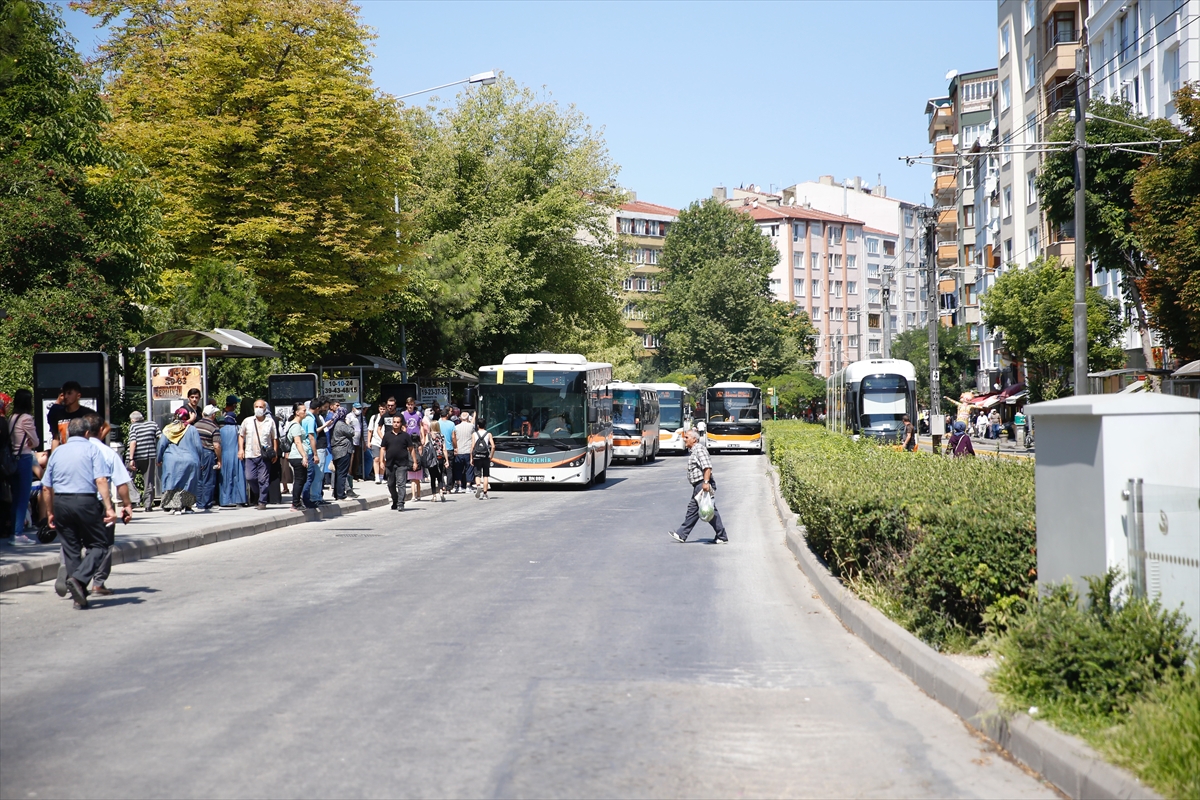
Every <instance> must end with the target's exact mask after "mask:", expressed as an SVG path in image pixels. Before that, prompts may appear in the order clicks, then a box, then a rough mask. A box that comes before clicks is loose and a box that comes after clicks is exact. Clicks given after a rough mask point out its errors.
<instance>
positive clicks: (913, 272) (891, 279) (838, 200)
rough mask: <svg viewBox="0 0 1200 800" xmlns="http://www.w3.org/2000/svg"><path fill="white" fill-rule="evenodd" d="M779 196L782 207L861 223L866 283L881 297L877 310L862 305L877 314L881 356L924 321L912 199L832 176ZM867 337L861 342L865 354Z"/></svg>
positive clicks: (920, 259)
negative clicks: (792, 205) (898, 196)
mask: <svg viewBox="0 0 1200 800" xmlns="http://www.w3.org/2000/svg"><path fill="white" fill-rule="evenodd" d="M781 196H782V199H783V203H784V204H785V205H787V204H791V203H792V202H793V201H794V204H795V205H801V206H805V207H811V208H815V209H817V210H819V211H824V212H826V213H830V214H841V215H842V216H845V217H851V218H854V219H860V220H862V221H863V223H864V228H863V232H864V249H865V252H864V254H863V255H864V261H865V262H866V264H867V276H866V282H867V285H868V286H870V287H871V288H875V289H878V290H879V295H880V299H881V302H880V303H878V304H877V305H878V308H868V310H867V311H866V313H867V314H868V315H870V314H872V313H874V314H881V315H883V316H882V317H881V325H882V330H883V333H882V340H881V342H880V351H881V352H882V354H883V355H890V354H891V343H892V342H893V341H894V340H895V338H896V336H898V335H899V334H901V333H903V332H905V331H907V330H911V329H913V328H916V327H919V326H923V325H925V324H926V321H927V317H928V311H927V308H928V306H927V304H925V303H924V298H925V290H924V284H923V283H922V282H921V281H920V279H919V270H920V267H921V265H922V263H923V261H924V259H923V255H924V254H923V253H922V252H921V250H922V247H921V232H920V230H919V228H918V224H919V223H918V220H917V207H918V205H917V204H916V203H912V202H909V201H906V200H900V199H898V198H895V197H889V196H888V193H887V187H886V186H883V185H882V184H879V185H876V186H873V187H872V186H868V185H867V184H866V183H865V182H864V181H863V180H862V178H860V177H858V176H855V177H853V178H848V179H845V180H843V181H842V182H841V183H838V182H836V181H835V180H834V178H833V176H832V175H822V176H821V177H820V178H818V179H817V180H815V181H805V182H803V183H797V184H795V185H794V186H789V187H787V188H785V189H783V190H782V192H781ZM872 272H874V274H873V275H872ZM868 305H869V303H868ZM868 319H870V317H869V316H868ZM868 330H870V326H868ZM872 338H874V336H869V338H868V341H867V346H868V354H870V348H871V346H872V342H871V339H872Z"/></svg>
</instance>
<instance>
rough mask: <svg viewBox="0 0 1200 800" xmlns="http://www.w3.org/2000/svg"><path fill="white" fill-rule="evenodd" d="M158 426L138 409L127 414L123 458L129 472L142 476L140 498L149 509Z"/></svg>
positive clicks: (151, 498)
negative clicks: (126, 437)
mask: <svg viewBox="0 0 1200 800" xmlns="http://www.w3.org/2000/svg"><path fill="white" fill-rule="evenodd" d="M158 436H159V430H158V426H157V425H155V424H154V423H153V422H151V421H150V420H148V419H146V417H145V416H144V415H143V414H142V412H140V411H134V412H133V413H132V414H130V415H129V450H128V454H127V457H126V459H125V461H126V464H128V466H129V470H130V472H134V473H140V474H141V476H142V485H143V489H142V499H143V501H144V502H145V504H146V508H147V509H149V508H150V507H151V506H153V505H154V469H155V467H156V466H157V464H156V451H157V450H158Z"/></svg>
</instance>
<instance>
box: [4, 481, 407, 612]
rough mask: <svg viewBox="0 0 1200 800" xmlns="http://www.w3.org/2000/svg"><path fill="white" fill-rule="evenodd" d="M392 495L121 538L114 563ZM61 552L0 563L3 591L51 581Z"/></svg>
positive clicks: (367, 505) (349, 509) (340, 511)
mask: <svg viewBox="0 0 1200 800" xmlns="http://www.w3.org/2000/svg"><path fill="white" fill-rule="evenodd" d="M391 502H392V500H391V498H390V497H389V496H387V495H380V496H378V497H371V498H365V497H360V498H357V499H355V500H336V501H334V502H333V503H331V504H330V505H327V506H321V507H319V508H311V509H306V510H305V511H304V513H302V514H296V513H294V512H291V511H288V512H287V513H286V514H276V515H274V516H268V517H266V518H264V519H262V520H256V521H254V522H242V523H239V524H237V525H233V526H232V527H231V526H228V525H221V524H220V523H215V524H213V525H209V526H208V527H205V528H201V529H199V530H193V531H187V532H184V533H165V534H160V535H157V536H138V537H129V538H125V539H118V540H117V543H116V544H115V545H114V546H113V548H112V563H113V566H116V565H117V564H126V563H128V562H130V561H141V560H142V559H144V558H153V557H154V556H161V555H166V554H167V553H174V552H177V551H179V550H187V549H189V548H192V547H203V546H204V545H206V544H216V543H217V542H225V541H228V540H230V539H240V538H242V537H243V536H254V535H255V534H259V533H266V532H267V531H274V530H279V529H280V528H288V527H291V526H292V525H300V524H302V523H305V522H316V521H318V520H325V519H334V518H337V517H342V516H345V515H347V514H353V513H355V512H357V511H368V510H370V509H373V508H379V507H380V506H384V505H390V504H391ZM58 564H59V555H58V553H56V552H52V553H42V554H39V555H37V556H34V557H32V558H29V559H26V560H24V561H18V562H16V563H15V564H5V565H4V566H0V592H7V591H9V590H10V589H18V588H20V587H22V586H31V585H33V584H35V583H41V582H42V581H52V580H54V579H55V578H56V577H57V576H58Z"/></svg>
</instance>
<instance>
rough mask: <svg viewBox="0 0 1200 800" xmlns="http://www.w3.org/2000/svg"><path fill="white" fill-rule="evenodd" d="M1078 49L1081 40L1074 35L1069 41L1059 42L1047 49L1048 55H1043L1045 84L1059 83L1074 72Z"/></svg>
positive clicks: (1043, 82) (1043, 78)
mask: <svg viewBox="0 0 1200 800" xmlns="http://www.w3.org/2000/svg"><path fill="white" fill-rule="evenodd" d="M1078 49H1079V42H1078V41H1076V40H1075V38H1074V37H1072V38H1071V39H1069V40H1067V41H1060V42H1058V43H1057V44H1055V45H1054V46H1052V47H1051V48H1050V49H1049V50H1047V51H1046V55H1044V56H1042V85H1043V86H1049V85H1051V84H1054V83H1057V82H1059V81H1061V80H1063V79H1065V78H1068V77H1070V76H1071V75H1072V74H1074V72H1075V51H1076V50H1078Z"/></svg>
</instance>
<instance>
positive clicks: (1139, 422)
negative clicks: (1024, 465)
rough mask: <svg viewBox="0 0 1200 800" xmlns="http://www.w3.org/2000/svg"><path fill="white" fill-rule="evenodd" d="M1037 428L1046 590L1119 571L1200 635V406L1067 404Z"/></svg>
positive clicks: (1041, 413) (1114, 401) (1142, 401)
mask: <svg viewBox="0 0 1200 800" xmlns="http://www.w3.org/2000/svg"><path fill="white" fill-rule="evenodd" d="M1026 413H1028V414H1030V415H1032V416H1033V419H1034V425H1035V426H1036V428H1035V430H1036V440H1037V464H1036V467H1035V475H1036V484H1037V547H1038V582H1039V583H1042V584H1046V583H1059V582H1061V581H1063V580H1066V579H1068V578H1069V579H1071V580H1072V581H1073V582H1074V583H1075V585H1076V586H1077V587H1079V590H1080V591H1081V592H1083V591H1085V590H1086V586H1087V584H1086V582H1085V581H1084V577H1085V576H1088V575H1099V574H1101V573H1103V572H1104V571H1105V570H1106V569H1107V568H1109V567H1119V568H1120V569H1121V570H1123V571H1124V572H1125V574H1126V575H1127V576H1128V585H1129V588H1130V589H1131V590H1132V591H1133V592H1135V593H1139V594H1145V595H1147V596H1149V597H1152V598H1153V597H1157V598H1159V599H1160V600H1161V601H1162V603H1163V605H1164V606H1165V607H1167V608H1179V607H1180V606H1181V605H1182V606H1183V610H1184V613H1186V614H1187V615H1188V616H1189V617H1191V620H1192V631H1193V632H1194V633H1196V632H1200V400H1194V399H1191V398H1185V397H1173V396H1169V395H1161V394H1149V393H1144V394H1125V395H1123V394H1101V395H1083V396H1081V397H1065V398H1061V399H1059V400H1050V401H1047V402H1044V403H1035V404H1033V405H1030V406H1028V407H1027V408H1026Z"/></svg>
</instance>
